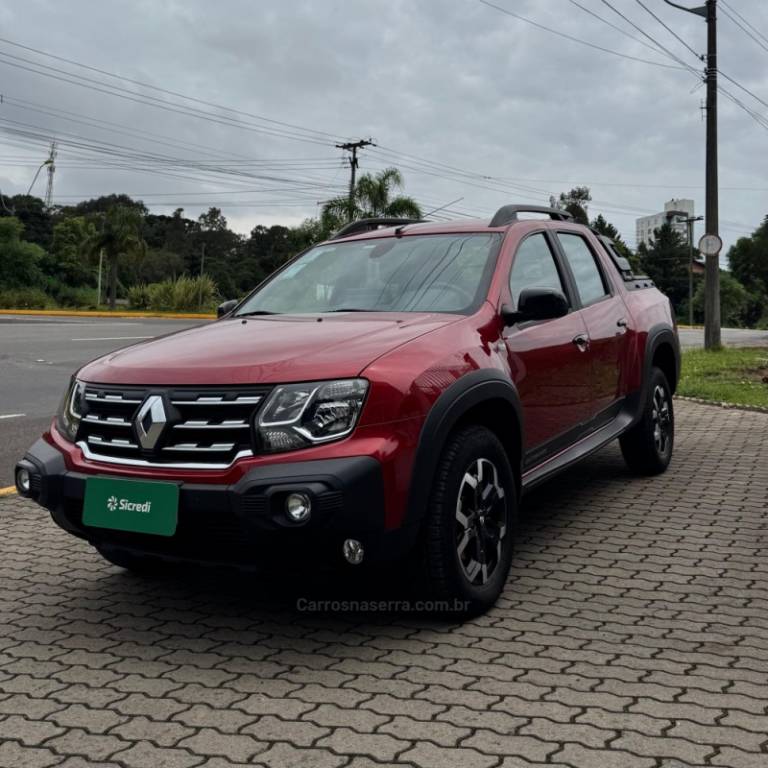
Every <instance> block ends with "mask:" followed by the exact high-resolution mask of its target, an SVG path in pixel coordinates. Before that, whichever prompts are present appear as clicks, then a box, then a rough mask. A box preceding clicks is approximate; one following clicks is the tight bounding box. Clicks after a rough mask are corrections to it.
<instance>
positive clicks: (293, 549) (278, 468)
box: [17, 440, 402, 567]
mask: <svg viewBox="0 0 768 768" xmlns="http://www.w3.org/2000/svg"><path fill="white" fill-rule="evenodd" d="M19 468H25V469H26V470H27V471H28V472H29V474H30V489H29V492H27V493H26V494H24V495H26V496H28V497H30V498H32V499H33V500H35V501H37V502H38V503H39V504H40V505H42V506H43V507H45V508H47V509H48V510H49V511H50V513H51V516H52V517H53V520H54V521H55V522H56V523H57V524H58V525H59V526H60V527H61V528H63V529H64V530H65V531H68V532H69V533H71V534H73V535H75V536H78V537H80V538H83V539H86V540H87V541H89V542H90V543H91V544H93V545H94V546H96V547H99V548H103V549H119V550H123V551H129V552H131V553H134V554H141V555H148V556H152V557H157V558H161V559H173V560H192V561H197V562H210V563H219V564H231V565H239V566H257V567H258V566H259V565H260V564H261V563H262V562H263V561H265V560H270V559H272V558H273V557H278V558H281V559H282V560H283V561H285V562H291V561H293V562H295V561H296V558H301V559H302V561H303V560H306V559H312V560H315V559H318V558H319V559H321V560H324V561H328V562H330V563H331V564H332V563H333V562H334V561H338V562H343V557H342V544H343V541H344V540H345V539H347V538H353V539H357V540H358V541H360V542H362V544H363V546H364V548H365V553H366V556H365V560H366V562H368V561H371V560H373V561H377V560H387V559H391V558H392V557H394V556H397V555H398V554H399V553H400V543H399V540H400V539H401V538H402V537H401V536H398V532H397V531H386V530H385V513H384V486H383V480H382V471H381V464H380V463H379V462H378V461H377V460H376V459H374V458H372V457H370V456H356V457H347V458H333V459H325V460H313V461H302V462H285V463H277V464H270V465H265V466H260V467H255V468H253V469H251V470H249V471H248V472H247V473H246V474H245V475H244V476H243V477H241V478H240V479H239V480H238V481H237V482H236V483H234V484H231V485H213V484H194V483H185V482H183V481H182V480H180V481H179V511H178V526H177V530H176V533H175V534H174V535H173V536H171V537H162V536H152V535H148V534H137V533H128V532H124V531H113V530H109V529H105V528H94V527H89V526H86V525H84V524H83V521H82V511H83V498H84V495H85V484H86V480H87V478H88V477H89V475H86V474H83V473H80V472H76V471H72V470H69V469H67V467H66V464H65V461H64V457H63V455H62V454H61V452H60V451H58V450H57V449H56V448H54V447H53V446H51V445H50V444H49V443H47V442H45V441H44V440H38V441H37V442H36V443H35V444H34V445H33V446H32V447H31V448H30V449H29V451H27V453H26V454H25V456H24V458H23V459H22V460H21V461H20V462H19V463H18V464H17V470H18V469H19ZM90 476H93V475H90ZM100 476H101V477H104V476H107V477H108V476H109V475H108V474H101V475H100ZM123 477H124V475H123ZM137 479H150V478H148V477H147V478H145V477H137ZM292 491H302V492H304V493H306V494H307V495H309V497H310V499H311V501H312V515H311V517H310V519H309V521H307V522H306V523H304V524H295V523H291V522H290V521H289V520H288V518H287V517H286V515H285V513H284V507H285V497H286V495H287V494H288V493H290V492H292Z"/></svg>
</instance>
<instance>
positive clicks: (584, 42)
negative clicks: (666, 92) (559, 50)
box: [477, 0, 679, 69]
mask: <svg viewBox="0 0 768 768" xmlns="http://www.w3.org/2000/svg"><path fill="white" fill-rule="evenodd" d="M477 2H479V3H482V4H483V5H487V6H488V7H489V8H494V9H495V10H497V11H499V12H500V13H504V14H506V15H507V16H512V17H513V18H515V19H518V20H519V21H523V22H525V23H526V24H530V25H531V26H533V27H536V28H537V29H541V30H544V31H545V32H550V33H551V34H553V35H557V36H558V37H562V38H565V39H566V40H570V41H572V42H574V43H579V44H581V45H586V46H588V47H589V48H594V49H595V50H598V51H602V52H603V53H610V54H611V55H612V56H618V57H620V58H622V59H629V60H631V61H637V62H640V63H642V64H651V65H652V66H654V67H663V68H664V69H679V67H674V66H672V65H671V64H664V63H663V62H659V61H651V60H649V59H641V58H640V57H638V56H630V55H629V54H627V53H620V52H619V51H614V50H612V49H610V48H604V47H603V46H601V45H597V44H595V43H590V42H589V41H587V40H582V39H581V38H578V37H574V36H573V35H569V34H566V33H565V32H560V31H558V30H556V29H552V28H551V27H547V26H545V25H544V24H539V22H537V21H533V20H532V19H528V18H526V17H525V16H521V15H520V14H518V13H515V12H514V11H510V10H508V9H507V8H503V7H502V6H500V5H496V4H495V3H492V2H490V0H477Z"/></svg>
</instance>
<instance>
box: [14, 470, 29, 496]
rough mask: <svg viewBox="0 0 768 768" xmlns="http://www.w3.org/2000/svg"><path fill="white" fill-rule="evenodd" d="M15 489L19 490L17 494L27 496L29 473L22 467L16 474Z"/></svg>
mask: <svg viewBox="0 0 768 768" xmlns="http://www.w3.org/2000/svg"><path fill="white" fill-rule="evenodd" d="M16 487H17V488H18V489H19V493H23V494H24V495H25V496H26V495H27V494H29V488H30V481H29V471H28V470H26V469H24V468H23V467H22V468H21V469H19V470H18V472H16Z"/></svg>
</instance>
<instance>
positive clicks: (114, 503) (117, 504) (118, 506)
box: [107, 496, 152, 514]
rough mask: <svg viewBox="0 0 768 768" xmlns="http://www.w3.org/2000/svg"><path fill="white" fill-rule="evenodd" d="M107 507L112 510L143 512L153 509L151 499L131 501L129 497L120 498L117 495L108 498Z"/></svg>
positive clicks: (147, 512)
mask: <svg viewBox="0 0 768 768" xmlns="http://www.w3.org/2000/svg"><path fill="white" fill-rule="evenodd" d="M107 509H108V510H109V511H110V512H115V511H117V510H120V511H121V512H143V513H144V514H149V512H150V511H151V509H152V502H151V501H143V502H142V501H130V500H129V499H118V498H117V496H110V497H109V498H108V499H107Z"/></svg>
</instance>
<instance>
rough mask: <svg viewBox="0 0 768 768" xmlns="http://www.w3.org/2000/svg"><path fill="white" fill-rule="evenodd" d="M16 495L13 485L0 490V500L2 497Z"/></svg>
mask: <svg viewBox="0 0 768 768" xmlns="http://www.w3.org/2000/svg"><path fill="white" fill-rule="evenodd" d="M16 493H17V491H16V486H15V485H7V486H6V487H5V488H0V499H2V498H3V497H4V496H15V495H16Z"/></svg>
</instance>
